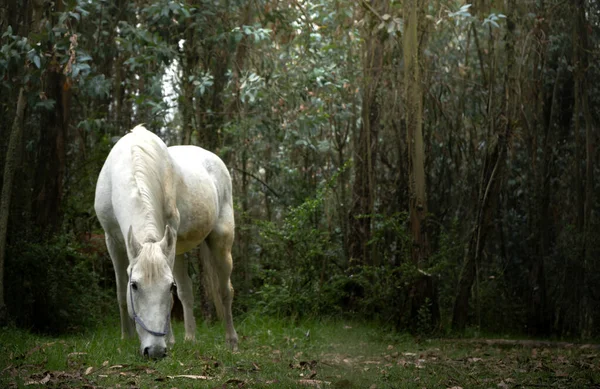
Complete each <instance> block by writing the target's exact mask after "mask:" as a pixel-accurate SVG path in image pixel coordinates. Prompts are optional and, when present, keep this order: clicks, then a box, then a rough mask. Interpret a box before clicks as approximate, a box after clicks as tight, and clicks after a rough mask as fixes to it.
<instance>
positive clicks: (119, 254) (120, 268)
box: [106, 234, 135, 339]
mask: <svg viewBox="0 0 600 389" xmlns="http://www.w3.org/2000/svg"><path fill="white" fill-rule="evenodd" d="M106 247H107V248H108V253H109V254H110V259H111V260H112V263H113V267H114V269H115V279H116V283H117V301H118V303H119V314H120V315H121V339H126V338H132V337H133V336H134V333H135V328H134V325H133V320H131V318H130V317H129V313H128V311H127V284H128V282H129V279H128V277H127V265H128V263H129V259H128V258H127V250H126V249H125V247H124V245H123V244H119V242H118V241H117V240H116V239H114V238H111V237H110V235H109V234H106Z"/></svg>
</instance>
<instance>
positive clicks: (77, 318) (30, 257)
mask: <svg viewBox="0 0 600 389" xmlns="http://www.w3.org/2000/svg"><path fill="white" fill-rule="evenodd" d="M73 240H74V239H73V237H71V236H59V237H57V238H55V239H53V240H50V241H45V242H40V243H32V242H31V241H29V242H16V243H13V244H11V245H10V246H9V247H8V250H7V257H8V259H7V262H6V264H5V266H6V268H5V271H6V273H5V285H4V287H5V290H6V291H7V292H8V293H7V295H8V298H7V302H6V303H7V306H8V309H9V312H10V313H11V315H12V317H14V319H15V321H16V323H17V324H19V325H20V326H25V327H29V328H33V329H34V330H37V331H42V332H51V333H63V332H69V331H81V330H83V329H85V328H93V327H94V325H95V324H96V323H98V322H99V321H101V319H102V317H103V316H104V315H105V314H106V310H107V309H106V308H107V304H108V303H109V297H108V294H110V303H111V304H114V302H113V300H114V298H113V293H109V291H107V290H104V289H101V288H100V278H99V275H98V274H97V273H96V272H95V270H94V268H93V262H92V259H91V258H90V257H88V256H86V255H83V254H81V253H80V252H79V251H78V250H77V247H76V246H74V245H73V244H72V243H70V242H72V241H73Z"/></svg>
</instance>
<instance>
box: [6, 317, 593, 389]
mask: <svg viewBox="0 0 600 389" xmlns="http://www.w3.org/2000/svg"><path fill="white" fill-rule="evenodd" d="M118 327H119V326H118V323H117V322H112V323H111V324H109V325H102V326H99V328H98V329H97V330H96V331H94V332H88V333H83V334H79V335H71V336H62V337H45V336H41V335H35V334H31V333H29V332H27V331H24V330H20V329H15V328H4V329H1V330H0V387H3V388H4V387H7V388H21V387H27V388H35V387H41V386H44V387H51V388H71V387H85V388H155V387H156V388H163V387H165V388H240V387H243V388H297V387H321V388H372V389H374V388H378V389H380V388H459V387H460V388H516V387H521V388H534V387H557V388H571V387H572V388H589V387H599V388H600V357H599V356H598V350H597V348H596V347H595V346H591V345H586V346H581V345H564V344H562V345H560V347H552V346H551V345H550V346H549V345H548V344H544V345H543V346H541V347H536V345H535V344H528V345H526V346H522V345H507V344H500V343H499V342H491V344H487V343H485V342H474V341H467V340H447V339H431V340H419V339H416V338H413V337H410V336H407V335H399V334H395V333H393V332H392V331H389V330H387V329H385V328H381V327H378V326H376V325H374V324H369V323H350V322H343V321H334V320H311V321H304V322H297V323H294V322H291V321H289V320H278V319H273V318H265V317H261V316H258V315H248V316H246V317H245V318H242V319H239V320H238V321H237V325H236V327H237V330H238V334H239V335H240V351H239V352H237V353H232V352H230V351H229V350H228V349H227V348H226V346H225V340H224V330H223V328H222V325H220V324H215V325H209V326H206V325H199V328H198V330H197V340H196V342H195V343H189V342H183V340H182V338H183V332H184V330H183V324H182V323H174V331H175V336H176V338H177V342H176V343H175V346H174V347H173V349H172V350H170V352H169V356H168V357H167V358H165V359H163V360H160V361H149V360H145V359H143V358H142V357H141V356H139V353H138V341H137V339H134V340H130V341H121V340H120V339H119V330H118Z"/></svg>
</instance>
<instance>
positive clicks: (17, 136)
mask: <svg viewBox="0 0 600 389" xmlns="http://www.w3.org/2000/svg"><path fill="white" fill-rule="evenodd" d="M26 107H27V97H26V96H25V90H24V89H23V88H21V89H20V90H19V99H18V100H17V112H16V113H15V120H14V121H13V124H12V129H11V132H10V139H9V142H8V150H7V152H6V159H5V162H4V174H3V177H2V178H3V180H2V196H1V197H0V325H2V324H4V323H6V319H7V316H8V315H7V312H6V301H5V300H4V256H5V254H6V235H7V233H8V215H9V213H10V200H11V196H12V188H13V179H14V177H15V172H16V166H15V165H16V162H17V159H18V153H17V152H18V150H19V149H20V145H21V140H22V138H23V129H24V123H23V122H24V118H25V108H26Z"/></svg>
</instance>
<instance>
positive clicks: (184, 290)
mask: <svg viewBox="0 0 600 389" xmlns="http://www.w3.org/2000/svg"><path fill="white" fill-rule="evenodd" d="M173 276H174V277H175V282H176V283H177V296H178V297H179V301H181V305H182V306H183V321H184V323H185V340H191V341H194V340H195V339H196V319H195V318H194V289H193V287H192V279H191V278H190V276H189V274H188V267H187V261H186V260H185V257H184V256H183V255H178V256H177V257H176V258H175V265H174V266H173Z"/></svg>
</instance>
